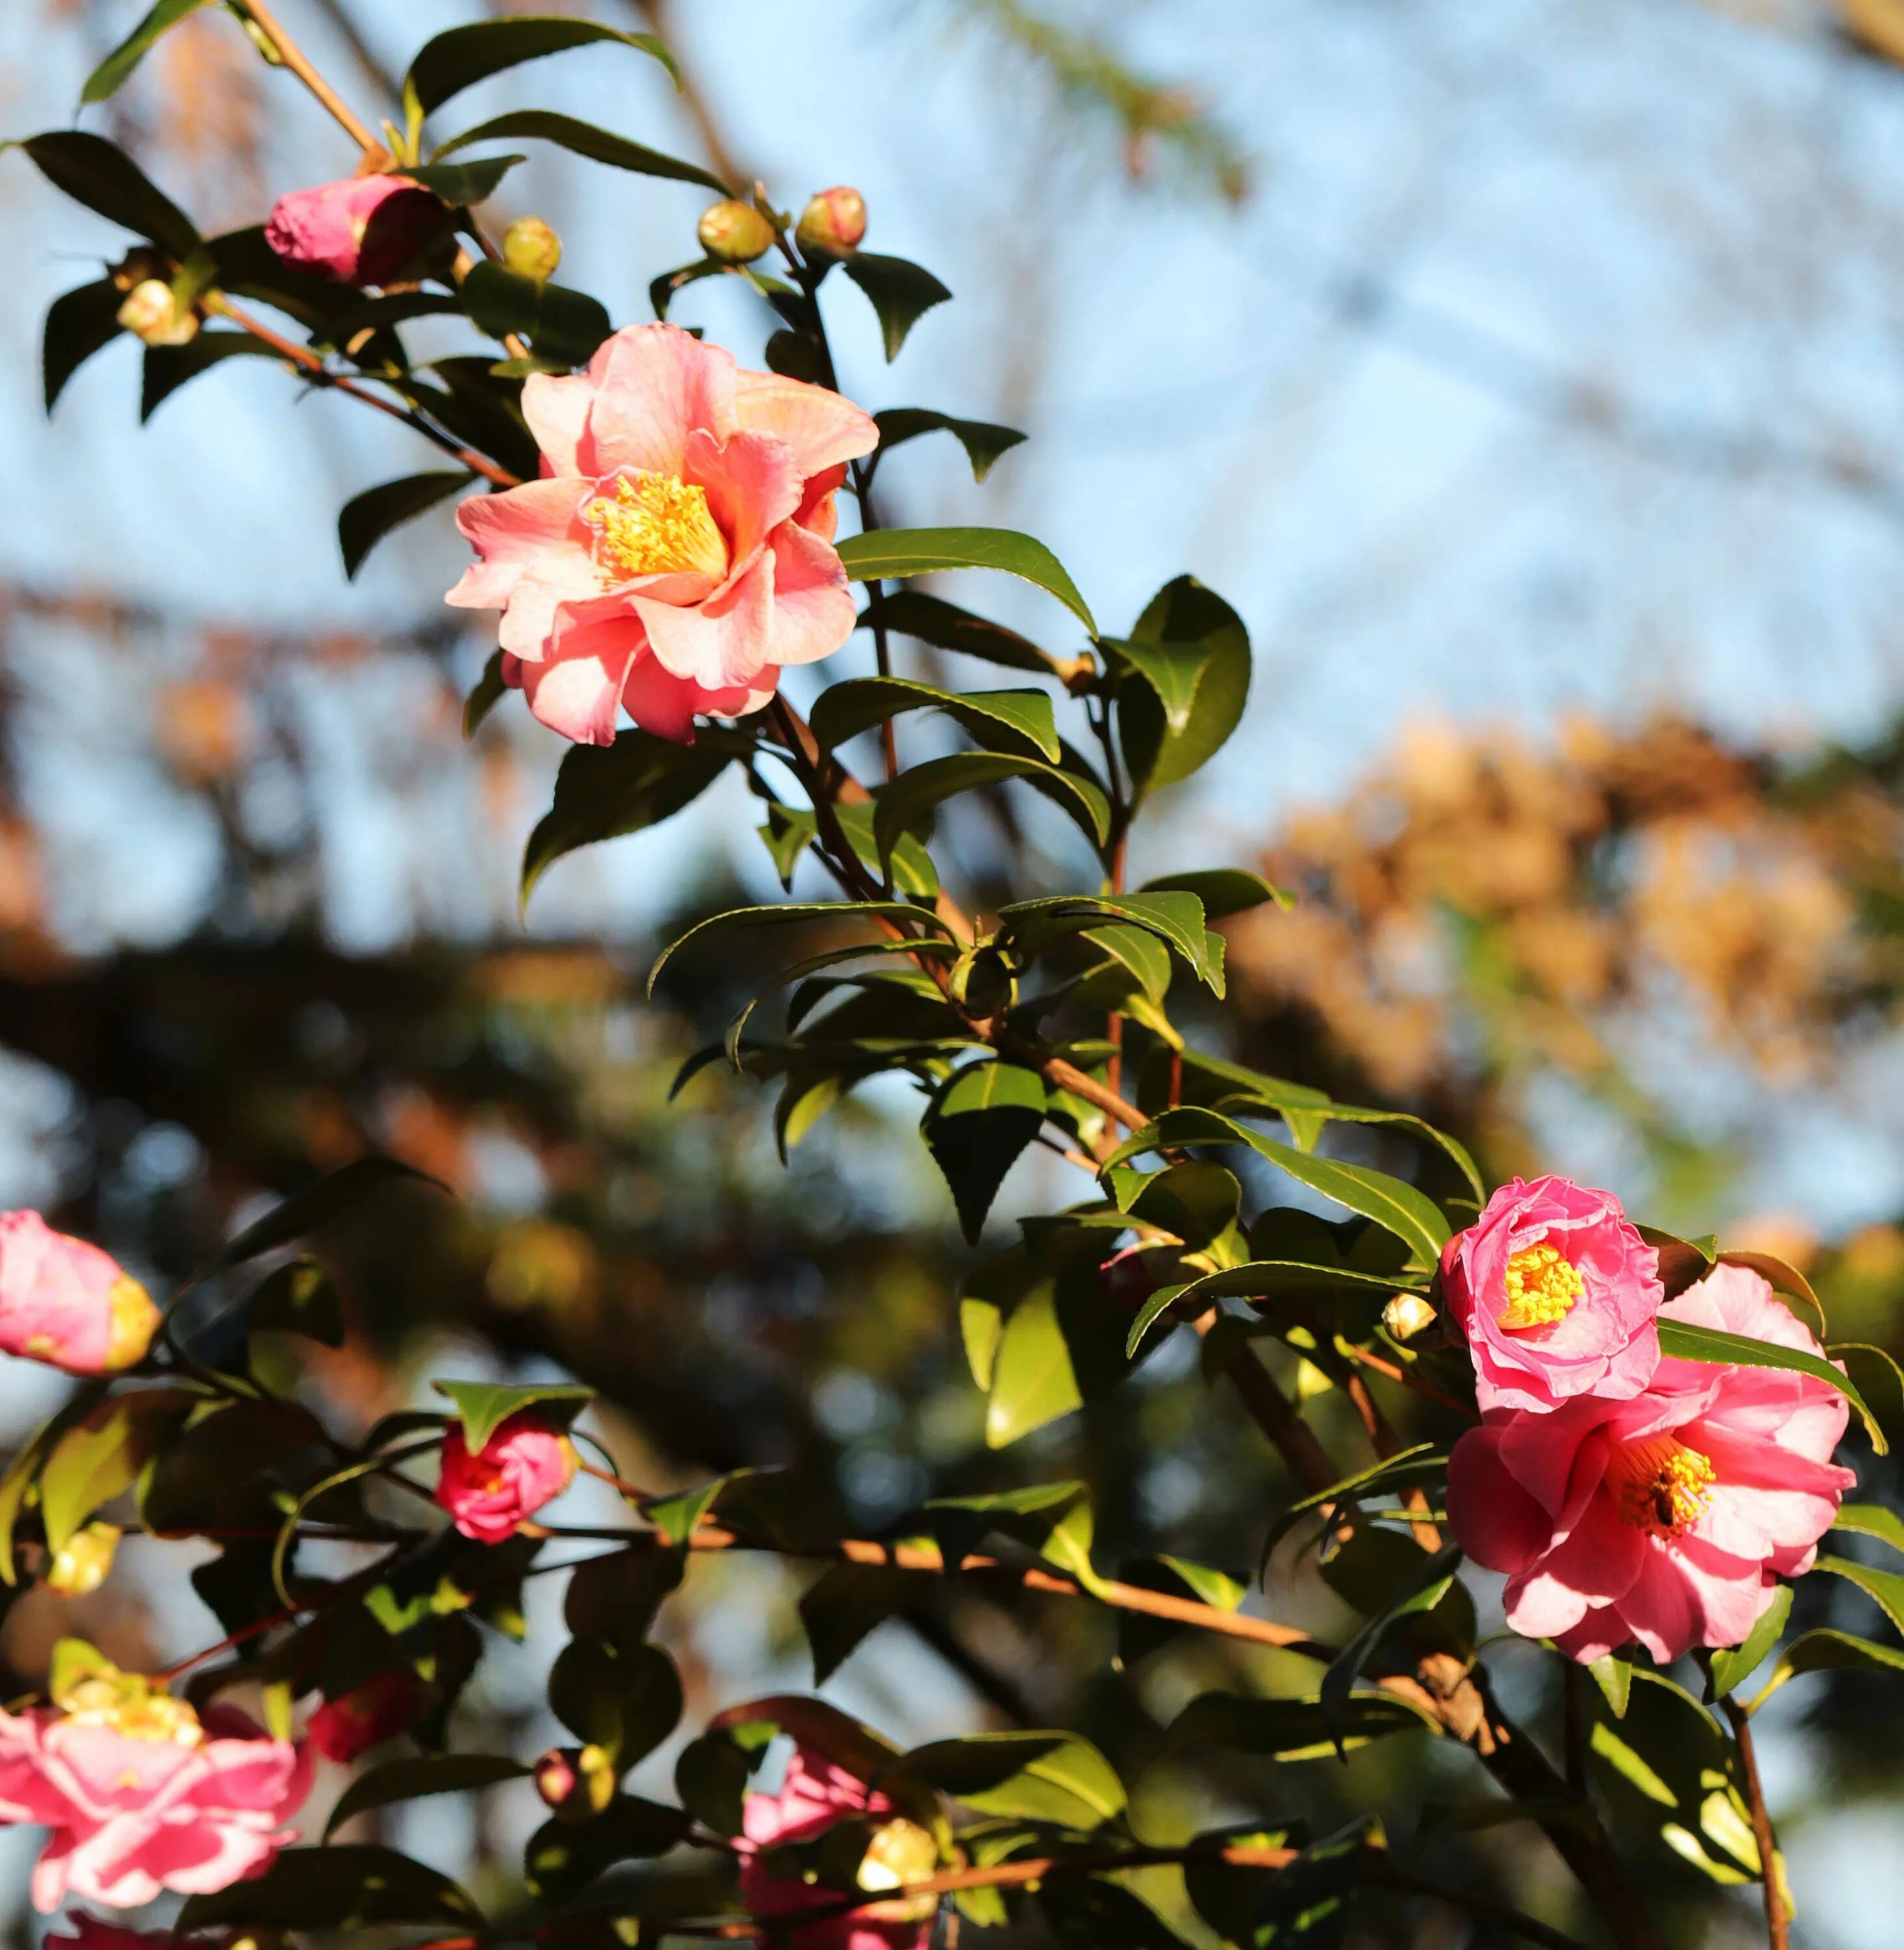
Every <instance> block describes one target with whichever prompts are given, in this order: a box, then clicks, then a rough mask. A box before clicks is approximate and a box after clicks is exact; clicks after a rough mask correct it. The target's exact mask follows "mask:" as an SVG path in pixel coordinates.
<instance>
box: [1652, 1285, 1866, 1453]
mask: <svg viewBox="0 0 1904 1950" xmlns="http://www.w3.org/2000/svg"><path fill="white" fill-rule="evenodd" d="M1659 1352H1660V1353H1661V1354H1662V1355H1663V1356H1666V1357H1669V1358H1670V1359H1672V1360H1679V1361H1704V1362H1711V1363H1717V1364H1718V1365H1719V1366H1724V1367H1745V1368H1782V1369H1787V1370H1788V1371H1790V1372H1792V1373H1794V1374H1800V1375H1810V1376H1811V1377H1812V1379H1813V1380H1814V1381H1818V1382H1825V1384H1826V1385H1828V1387H1831V1388H1836V1389H1837V1391H1838V1392H1839V1394H1841V1395H1843V1397H1844V1398H1845V1400H1846V1401H1848V1402H1849V1403H1850V1404H1851V1406H1853V1408H1855V1409H1856V1410H1857V1411H1858V1413H1859V1415H1860V1416H1862V1417H1863V1418H1864V1424H1865V1433H1866V1434H1868V1435H1869V1437H1870V1438H1871V1447H1873V1448H1874V1450H1877V1452H1878V1454H1879V1455H1880V1456H1882V1455H1884V1453H1886V1451H1887V1450H1888V1448H1889V1447H1890V1444H1888V1443H1887V1442H1886V1441H1885V1440H1884V1431H1883V1430H1882V1429H1881V1428H1879V1427H1878V1419H1877V1417H1876V1416H1874V1415H1873V1414H1872V1413H1871V1410H1869V1409H1868V1407H1867V1406H1865V1398H1864V1397H1863V1396H1862V1395H1861V1394H1859V1392H1858V1390H1857V1388H1856V1386H1855V1385H1853V1382H1852V1381H1851V1379H1850V1377H1849V1375H1842V1374H1840V1372H1838V1370H1837V1369H1836V1368H1834V1366H1832V1365H1831V1363H1830V1362H1829V1361H1828V1360H1825V1357H1823V1356H1822V1355H1820V1354H1812V1353H1806V1351H1805V1350H1803V1348H1800V1347H1780V1346H1779V1345H1778V1344H1777V1343H1776V1342H1775V1341H1755V1340H1753V1339H1752V1338H1750V1336H1749V1335H1744V1334H1727V1333H1723V1332H1721V1331H1720V1330H1719V1329H1718V1328H1716V1327H1700V1326H1697V1325H1694V1323H1693V1322H1691V1321H1689V1320H1669V1319H1666V1317H1665V1316H1664V1315H1662V1316H1660V1319H1659Z"/></svg>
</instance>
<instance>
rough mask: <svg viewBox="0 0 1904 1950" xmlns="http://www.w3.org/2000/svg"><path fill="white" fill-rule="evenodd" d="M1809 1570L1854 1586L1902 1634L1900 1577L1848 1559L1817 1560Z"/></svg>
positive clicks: (1903, 1604) (1903, 1587) (1903, 1589)
mask: <svg viewBox="0 0 1904 1950" xmlns="http://www.w3.org/2000/svg"><path fill="white" fill-rule="evenodd" d="M1812 1568H1814V1569H1815V1570H1818V1571H1823V1572H1828V1573H1829V1574H1830V1575H1831V1576H1832V1577H1834V1578H1843V1579H1844V1581H1846V1584H1855V1585H1856V1586H1857V1587H1858V1589H1859V1590H1860V1591H1862V1592H1863V1593H1864V1594H1865V1596H1866V1597H1867V1598H1868V1599H1870V1600H1871V1602H1872V1603H1874V1604H1875V1605H1876V1606H1878V1609H1880V1610H1881V1611H1882V1612H1883V1613H1884V1615H1885V1617H1886V1618H1888V1619H1890V1621H1891V1624H1892V1625H1893V1627H1894V1628H1896V1630H1897V1631H1899V1632H1904V1576H1900V1575H1899V1574H1898V1573H1897V1572H1895V1571H1877V1570H1874V1569H1873V1568H1871V1566H1870V1565H1868V1564H1859V1563H1856V1562H1853V1560H1852V1559H1849V1558H1848V1557H1821V1558H1820V1559H1818V1562H1817V1563H1816V1564H1815V1565H1814V1566H1813V1567H1812Z"/></svg>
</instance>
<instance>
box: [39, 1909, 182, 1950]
mask: <svg viewBox="0 0 1904 1950" xmlns="http://www.w3.org/2000/svg"><path fill="white" fill-rule="evenodd" d="M66 1920H67V1923H68V1924H70V1926H71V1927H72V1930H73V1934H72V1935H71V1936H55V1935H54V1934H53V1933H52V1932H51V1930H48V1932H47V1933H46V1935H45V1936H44V1937H42V1939H40V1940H41V1942H42V1944H51V1945H55V1946H57V1950H168V1946H169V1945H170V1944H171V1943H172V1942H173V1936H172V1933H171V1932H170V1930H128V1929H127V1928H126V1926H125V1925H124V1924H123V1923H107V1922H104V1921H102V1920H101V1919H100V1918H99V1917H96V1916H89V1915H88V1914H86V1911H84V1910H83V1909H79V1910H75V1911H73V1914H71V1915H70V1916H69V1917H67V1919H66Z"/></svg>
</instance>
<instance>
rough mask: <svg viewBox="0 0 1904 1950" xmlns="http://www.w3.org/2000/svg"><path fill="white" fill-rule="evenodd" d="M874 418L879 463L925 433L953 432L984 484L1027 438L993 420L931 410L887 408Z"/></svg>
mask: <svg viewBox="0 0 1904 1950" xmlns="http://www.w3.org/2000/svg"><path fill="white" fill-rule="evenodd" d="M873 418H874V420H875V421H876V422H877V424H878V426H879V445H878V446H877V447H876V448H875V449H874V455H873V457H874V459H875V460H881V459H884V458H885V456H887V454H889V453H891V452H892V450H893V448H894V447H903V446H904V445H905V443H906V442H907V441H909V440H917V439H918V438H919V436H920V435H921V434H927V433H949V434H950V435H952V437H953V438H954V439H955V440H956V441H958V444H959V445H960V446H961V447H963V448H964V450H965V458H966V459H967V460H968V461H969V462H970V463H971V469H972V478H973V479H974V481H983V479H984V478H985V477H986V475H988V474H989V473H990V472H991V471H992V469H993V463H995V462H996V461H997V460H998V459H999V456H1001V455H1002V454H1006V453H1010V452H1011V450H1012V448H1014V447H1019V446H1022V445H1023V444H1024V438H1025V437H1024V435H1023V434H1021V432H1020V431H1018V429H1017V428H1016V427H1008V426H997V425H993V422H991V421H989V420H961V419H954V418H953V417H952V415H951V414H950V413H934V412H933V410H931V408H930V407H886V408H884V409H883V410H882V411H880V412H879V413H875V414H874V416H873Z"/></svg>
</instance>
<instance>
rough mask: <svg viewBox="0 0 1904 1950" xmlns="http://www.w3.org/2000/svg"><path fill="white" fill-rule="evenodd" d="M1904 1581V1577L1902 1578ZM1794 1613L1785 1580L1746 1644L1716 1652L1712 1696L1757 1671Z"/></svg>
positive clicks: (1825, 1564) (1824, 1564)
mask: <svg viewBox="0 0 1904 1950" xmlns="http://www.w3.org/2000/svg"><path fill="white" fill-rule="evenodd" d="M1837 1562H1838V1560H1837V1559H1835V1558H1833V1559H1825V1560H1821V1562H1820V1563H1819V1565H1818V1568H1819V1569H1820V1570H1821V1571H1822V1570H1829V1569H1830V1568H1831V1567H1832V1565H1835V1564H1836V1563H1837ZM1899 1582H1900V1583H1904V1580H1899ZM1791 1615H1792V1587H1790V1585H1789V1584H1781V1585H1780V1586H1779V1587H1778V1589H1777V1590H1775V1592H1774V1593H1772V1603H1770V1604H1769V1605H1768V1606H1766V1607H1765V1612H1764V1614H1763V1615H1762V1617H1761V1618H1759V1621H1758V1623H1757V1624H1755V1625H1754V1626H1753V1628H1752V1629H1751V1631H1750V1632H1748V1633H1747V1634H1746V1636H1745V1640H1744V1643H1743V1644H1741V1645H1740V1646H1737V1647H1736V1648H1734V1649H1728V1650H1726V1651H1723V1652H1715V1653H1713V1655H1712V1697H1713V1698H1714V1699H1718V1698H1719V1697H1720V1696H1722V1695H1723V1694H1725V1693H1730V1692H1731V1691H1732V1690H1734V1688H1735V1687H1738V1686H1739V1685H1740V1684H1743V1682H1744V1681H1746V1680H1748V1679H1750V1677H1752V1675H1753V1674H1754V1673H1755V1672H1756V1671H1758V1669H1759V1666H1760V1665H1762V1664H1763V1663H1764V1662H1765V1660H1766V1659H1768V1658H1769V1657H1770V1656H1771V1654H1772V1647H1773V1646H1775V1645H1776V1644H1777V1643H1778V1640H1779V1637H1780V1635H1781V1634H1782V1633H1783V1632H1784V1629H1785V1621H1786V1620H1787V1618H1790V1616H1791Z"/></svg>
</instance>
